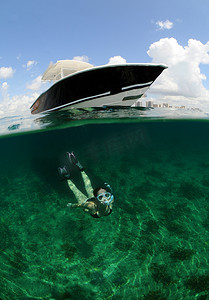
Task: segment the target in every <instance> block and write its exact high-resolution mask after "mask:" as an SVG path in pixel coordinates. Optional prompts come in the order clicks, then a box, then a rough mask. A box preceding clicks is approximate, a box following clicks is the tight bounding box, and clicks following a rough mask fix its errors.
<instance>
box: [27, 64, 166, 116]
mask: <svg viewBox="0 0 209 300" xmlns="http://www.w3.org/2000/svg"><path fill="white" fill-rule="evenodd" d="M166 68H167V67H166V66H165V65H156V64H140V63H131V64H128V63H127V64H115V65H104V66H97V67H94V66H93V65H91V64H89V63H85V62H79V61H74V60H60V61H57V63H56V64H52V65H50V66H49V67H48V69H47V70H46V72H45V73H44V75H43V77H42V80H47V81H54V84H53V85H52V86H51V87H50V88H49V89H48V90H47V91H46V92H44V93H43V94H41V95H40V96H39V97H38V99H37V100H36V101H35V102H34V103H33V105H32V106H31V108H30V109H31V113H32V114H36V113H40V112H46V111H47V112H48V111H52V110H58V109H62V108H65V107H71V108H89V107H92V108H103V107H115V106H117V107H118V106H119V107H130V106H133V105H134V103H135V102H136V101H137V100H138V99H140V98H141V97H142V96H143V95H144V93H145V92H146V91H147V90H148V88H149V87H150V85H151V84H152V83H153V82H154V81H155V79H156V78H157V77H158V76H159V75H160V74H161V72H162V71H163V70H164V69H166Z"/></svg>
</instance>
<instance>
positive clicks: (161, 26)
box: [156, 20, 174, 30]
mask: <svg viewBox="0 0 209 300" xmlns="http://www.w3.org/2000/svg"><path fill="white" fill-rule="evenodd" d="M156 25H157V27H158V30H164V29H168V30H169V29H171V28H172V27H173V25H174V24H173V23H172V22H171V21H169V20H166V21H164V22H163V21H157V22H156Z"/></svg>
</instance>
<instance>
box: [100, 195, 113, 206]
mask: <svg viewBox="0 0 209 300" xmlns="http://www.w3.org/2000/svg"><path fill="white" fill-rule="evenodd" d="M97 199H98V200H99V201H100V202H102V203H104V204H106V205H110V203H111V202H112V201H113V199H114V196H113V194H111V193H109V192H105V193H101V194H99V195H98V196H97Z"/></svg>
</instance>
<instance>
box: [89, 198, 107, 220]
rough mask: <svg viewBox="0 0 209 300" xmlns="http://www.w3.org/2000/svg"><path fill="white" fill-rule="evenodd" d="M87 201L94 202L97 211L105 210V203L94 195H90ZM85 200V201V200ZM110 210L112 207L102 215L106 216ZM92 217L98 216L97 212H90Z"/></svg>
mask: <svg viewBox="0 0 209 300" xmlns="http://www.w3.org/2000/svg"><path fill="white" fill-rule="evenodd" d="M87 201H91V202H94V203H95V204H96V206H97V211H101V212H102V213H104V212H105V210H106V205H104V204H102V203H101V202H100V201H99V200H98V199H97V198H96V197H92V198H89V199H88V200H87ZM87 201H86V202H87ZM111 212H112V209H111V208H110V211H109V213H108V214H107V215H103V216H104V217H107V216H109V215H110V214H111ZM90 215H91V216H92V217H93V218H100V217H99V216H98V214H97V213H95V214H93V215H92V214H90Z"/></svg>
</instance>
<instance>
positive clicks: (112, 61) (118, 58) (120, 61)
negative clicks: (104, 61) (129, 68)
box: [108, 56, 126, 65]
mask: <svg viewBox="0 0 209 300" xmlns="http://www.w3.org/2000/svg"><path fill="white" fill-rule="evenodd" d="M115 64H126V59H125V58H123V57H122V56H113V57H110V59H109V62H108V65H115Z"/></svg>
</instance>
